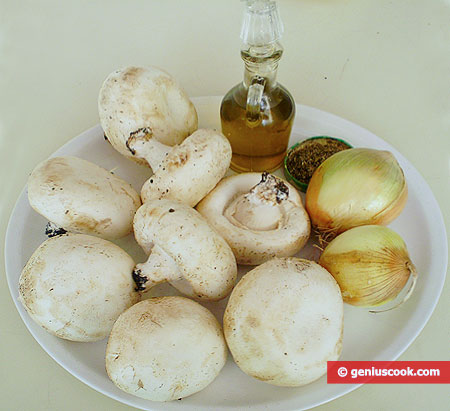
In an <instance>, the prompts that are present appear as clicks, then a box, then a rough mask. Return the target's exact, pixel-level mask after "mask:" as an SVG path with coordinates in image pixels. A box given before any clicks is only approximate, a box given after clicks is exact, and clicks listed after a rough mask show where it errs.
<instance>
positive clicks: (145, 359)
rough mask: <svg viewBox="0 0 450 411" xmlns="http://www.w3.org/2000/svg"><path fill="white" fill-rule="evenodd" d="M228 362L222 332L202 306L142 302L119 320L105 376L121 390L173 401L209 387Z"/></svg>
mask: <svg viewBox="0 0 450 411" xmlns="http://www.w3.org/2000/svg"><path fill="white" fill-rule="evenodd" d="M226 358H227V348H226V344H225V340H224V337H223V334H222V329H221V327H220V325H219V323H218V322H217V320H216V318H215V317H214V316H213V315H212V314H211V312H210V311H208V310H207V309H206V308H204V307H202V306H201V305H200V304H198V303H196V302H195V301H192V300H190V299H188V298H184V297H159V298H150V299H148V300H144V301H142V302H140V303H138V304H135V305H134V306H133V307H131V308H129V309H128V310H127V311H125V312H124V313H123V314H122V315H121V316H120V317H119V318H118V320H117V321H116V323H115V324H114V327H113V329H112V332H111V335H110V337H109V340H108V345H107V347H106V371H107V373H108V376H109V378H110V379H111V380H112V382H113V383H114V384H115V385H116V386H117V387H119V388H120V389H121V390H123V391H125V392H127V393H129V394H132V395H135V396H137V397H141V398H145V399H147V400H151V401H172V400H175V399H181V398H184V397H187V396H188V395H192V394H194V393H196V392H198V391H200V390H202V389H203V388H205V387H206V386H207V385H209V384H210V383H211V382H212V381H213V380H214V379H215V378H216V376H217V375H218V374H219V372H220V370H221V369H222V367H223V366H224V364H225V361H226Z"/></svg>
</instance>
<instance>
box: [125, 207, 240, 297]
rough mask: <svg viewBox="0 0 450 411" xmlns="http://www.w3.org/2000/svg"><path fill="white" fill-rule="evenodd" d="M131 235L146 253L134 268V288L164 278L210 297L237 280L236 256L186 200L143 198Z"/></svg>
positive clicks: (192, 293) (223, 292)
mask: <svg viewBox="0 0 450 411" xmlns="http://www.w3.org/2000/svg"><path fill="white" fill-rule="evenodd" d="M134 235H135V238H136V241H137V242H138V244H139V245H140V246H141V247H142V248H143V250H144V251H145V252H146V253H147V254H149V258H148V260H147V261H146V262H145V263H142V264H137V266H136V269H135V270H134V274H133V276H134V279H135V281H136V284H137V286H138V289H139V290H142V291H146V290H148V289H150V288H151V287H153V286H154V285H156V284H158V283H162V282H169V283H170V284H171V285H172V286H174V287H175V288H176V289H178V290H179V291H180V292H182V293H183V294H186V295H187V296H189V297H192V298H194V299H199V300H206V301H208V300H209V301H214V300H220V299H222V298H224V297H225V296H227V295H228V294H229V293H230V291H231V289H232V288H233V286H234V284H235V282H236V275H237V268H236V260H235V258H234V255H233V252H232V251H231V249H230V247H229V246H228V244H227V243H226V242H225V240H224V239H223V238H222V237H221V236H220V235H219V234H218V233H217V232H216V231H214V230H213V229H212V228H211V227H210V226H209V225H208V223H207V222H206V220H205V219H204V218H203V217H202V216H201V215H200V214H199V213H198V212H197V211H195V210H194V209H193V208H191V207H189V206H187V205H185V204H181V203H177V202H174V201H170V200H152V201H149V202H147V203H145V204H144V205H142V206H141V207H140V208H139V209H138V211H137V213H136V216H135V218H134Z"/></svg>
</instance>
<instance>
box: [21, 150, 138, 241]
mask: <svg viewBox="0 0 450 411" xmlns="http://www.w3.org/2000/svg"><path fill="white" fill-rule="evenodd" d="M28 200H29V202H30V205H31V207H32V208H33V209H34V210H35V211H37V212H38V213H39V214H41V215H43V216H44V217H45V218H47V219H48V220H50V221H51V222H52V223H54V224H56V225H57V226H59V227H62V228H63V229H64V230H65V231H73V232H78V233H84V234H91V235H95V236H98V237H102V238H107V239H115V238H120V237H123V236H125V235H127V234H129V233H130V232H131V231H132V228H133V217H134V214H135V213H136V210H137V209H138V207H139V206H140V205H141V201H140V198H139V194H138V193H137V192H136V191H135V190H134V189H133V187H131V185H130V184H128V183H127V182H126V181H124V180H122V179H121V178H119V177H117V176H115V175H114V174H112V173H110V172H109V171H107V170H105V169H104V168H102V167H99V166H97V165H96V164H93V163H91V162H89V161H86V160H83V159H81V158H77V157H70V156H67V157H54V158H50V159H48V160H45V161H43V162H42V163H40V164H38V166H37V167H36V168H35V169H34V170H33V172H32V173H31V175H30V178H29V179H28Z"/></svg>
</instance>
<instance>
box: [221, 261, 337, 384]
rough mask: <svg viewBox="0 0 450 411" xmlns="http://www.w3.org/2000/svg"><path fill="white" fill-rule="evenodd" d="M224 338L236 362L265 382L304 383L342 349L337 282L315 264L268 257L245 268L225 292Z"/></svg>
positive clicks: (320, 370) (324, 367)
mask: <svg viewBox="0 0 450 411" xmlns="http://www.w3.org/2000/svg"><path fill="white" fill-rule="evenodd" d="M223 327H224V333H225V339H226V341H227V343H228V347H229V348H230V351H231V353H232V355H233V358H234V360H235V362H236V364H237V365H238V366H239V367H240V368H241V369H242V371H244V372H245V373H247V374H248V375H250V376H252V377H255V378H257V379H259V380H261V381H265V382H267V383H269V384H273V385H279V386H288V387H295V386H300V385H304V384H308V383H310V382H312V381H314V380H316V379H318V378H319V377H321V376H322V375H323V374H325V373H326V370H327V361H334V360H337V359H338V358H339V355H340V353H341V349H342V332H343V302H342V297H341V292H340V290H339V286H338V285H337V283H336V281H335V280H334V278H333V277H332V276H331V274H329V273H328V271H326V270H325V269H324V268H322V267H321V266H319V265H318V264H316V263H314V262H312V261H308V260H303V259H299V258H283V259H277V258H276V259H273V260H270V261H268V262H266V263H264V264H262V265H260V266H258V267H256V268H254V269H253V270H251V271H249V272H248V273H247V274H246V275H245V276H244V277H243V278H242V279H241V281H240V282H239V283H238V284H237V285H236V287H235V288H234V290H233V292H232V293H231V296H230V299H229V302H228V305H227V308H226V310H225V314H224V320H223Z"/></svg>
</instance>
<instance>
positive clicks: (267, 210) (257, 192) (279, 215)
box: [225, 173, 289, 231]
mask: <svg viewBox="0 0 450 411" xmlns="http://www.w3.org/2000/svg"><path fill="white" fill-rule="evenodd" d="M288 198H289V188H288V187H287V186H286V185H285V184H284V183H283V181H282V180H280V179H279V178H277V177H275V176H273V175H271V174H268V173H263V174H262V176H261V181H260V182H259V183H258V184H256V185H255V186H254V187H252V188H251V189H250V191H249V192H248V193H246V194H242V195H240V196H238V197H237V198H236V199H235V200H234V201H232V202H231V204H230V205H229V206H228V207H227V209H226V210H225V216H226V217H227V219H228V220H229V221H230V222H231V223H232V224H234V225H235V226H238V227H245V228H247V229H250V230H257V231H267V230H275V229H277V228H278V227H279V226H280V224H281V223H282V222H283V221H284V220H283V219H284V213H283V210H282V209H281V208H280V207H278V205H279V204H281V203H282V202H284V201H286V200H287V199H288Z"/></svg>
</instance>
